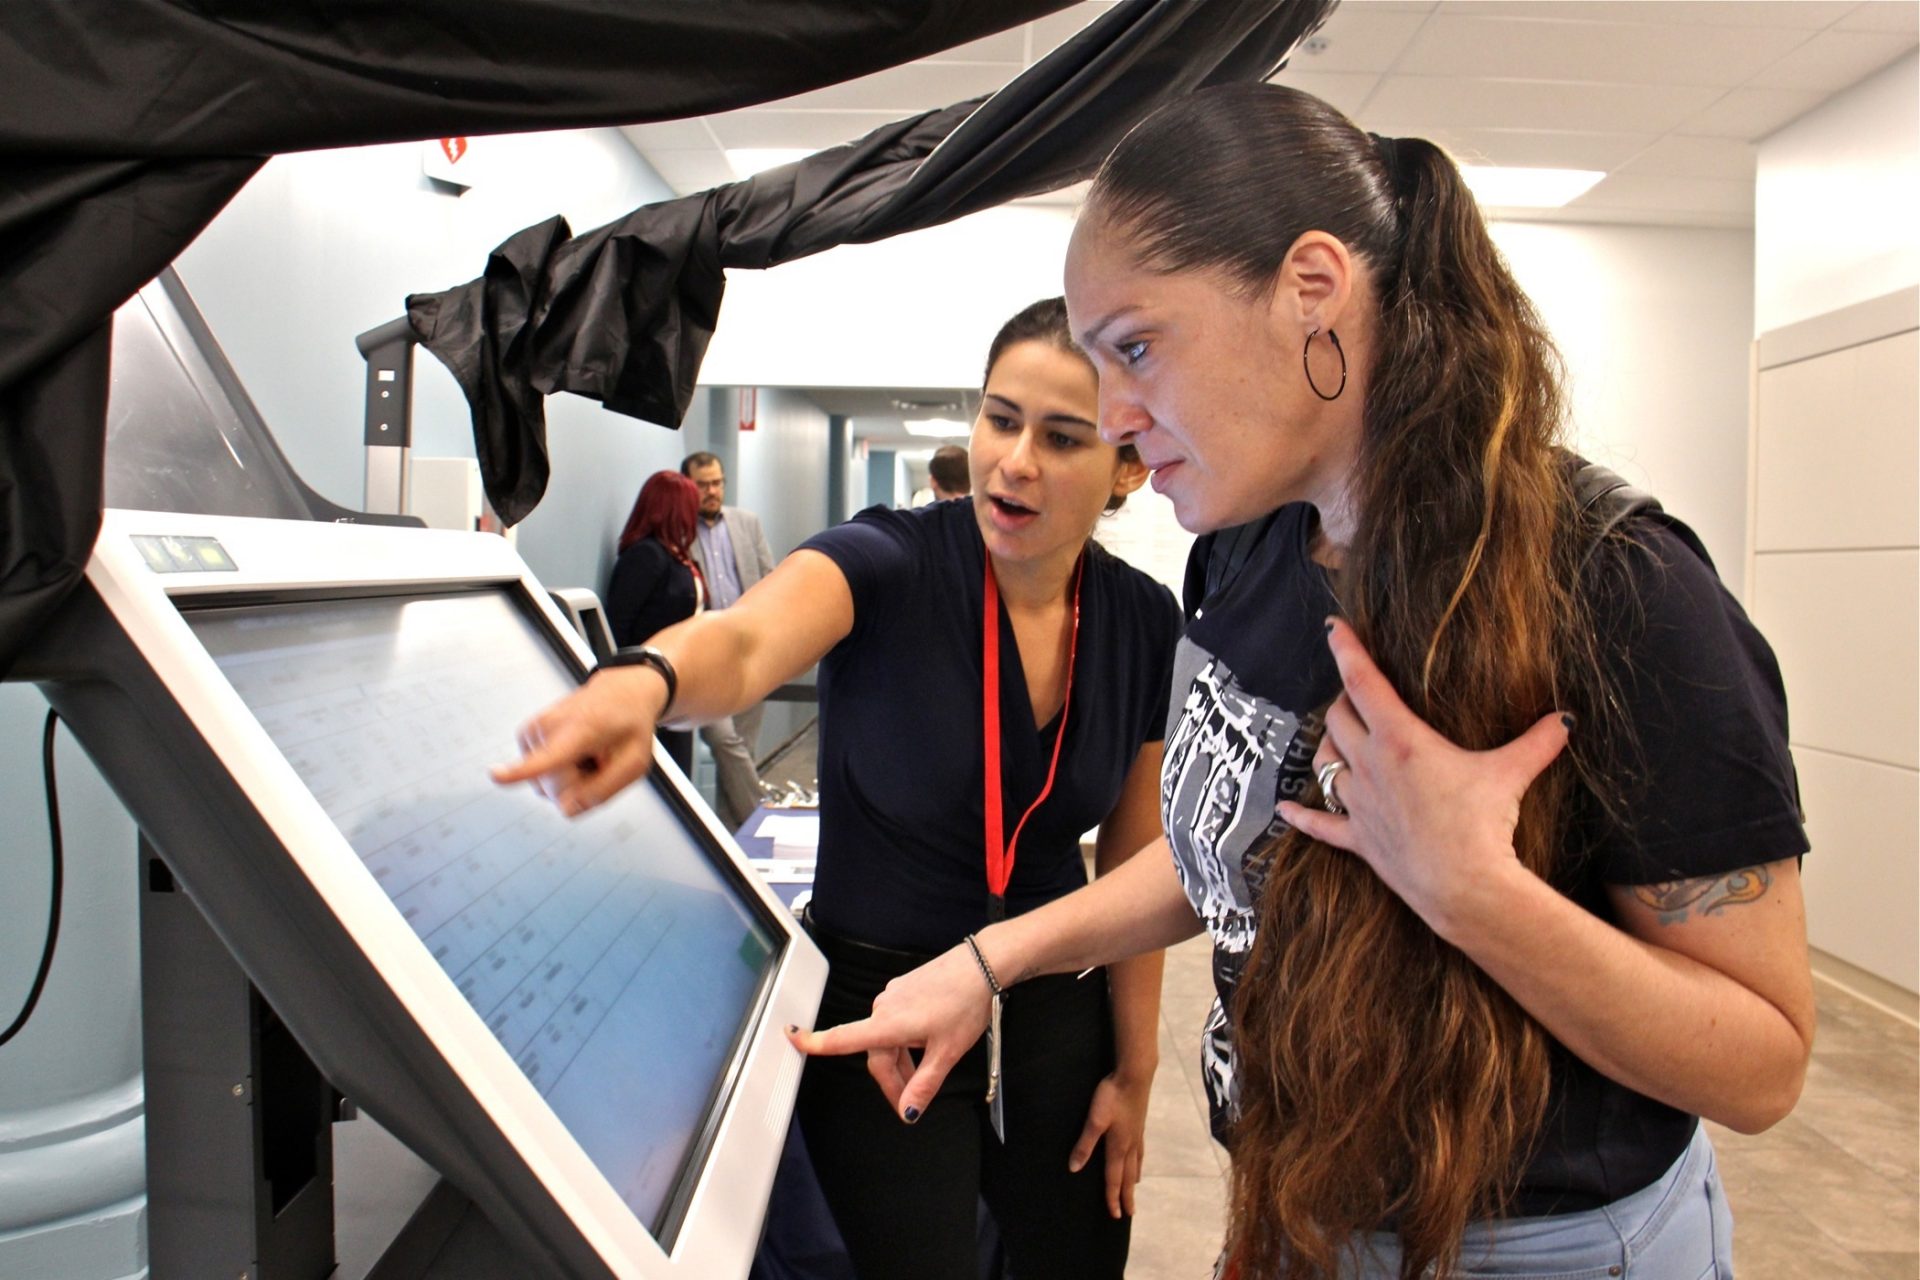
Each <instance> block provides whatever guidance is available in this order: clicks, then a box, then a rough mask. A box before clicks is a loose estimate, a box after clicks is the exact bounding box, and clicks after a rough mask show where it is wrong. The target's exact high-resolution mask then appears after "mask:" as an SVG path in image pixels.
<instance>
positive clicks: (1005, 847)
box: [980, 549, 1087, 920]
mask: <svg viewBox="0 0 1920 1280" xmlns="http://www.w3.org/2000/svg"><path fill="white" fill-rule="evenodd" d="M983 558H984V559H985V560H986V562H987V580H986V588H985V594H986V601H985V608H984V609H982V610H981V614H982V617H983V619H984V621H983V623H982V628H981V633H980V653H981V657H982V660H983V661H982V665H983V667H984V668H985V670H984V671H983V672H982V696H981V713H982V719H983V720H984V722H985V729H986V734H985V737H986V765H987V778H986V801H987V894H988V897H987V917H988V919H990V920H1002V919H1005V918H1006V914H1007V882H1008V881H1009V880H1011V879H1013V859H1014V853H1015V850H1016V849H1017V848H1018V846H1019V844H1020V833H1021V832H1022V831H1024V830H1026V826H1027V819H1028V818H1031V817H1032V816H1033V811H1034V810H1035V809H1038V808H1039V807H1040V805H1041V802H1042V801H1044V800H1045V799H1046V798H1047V796H1048V795H1049V794H1050V793H1051V792H1052V791H1053V778H1054V774H1055V772H1056V771H1057V770H1058V769H1059V768H1060V746H1061V744H1062V743H1064V742H1065V741H1066V740H1067V712H1068V711H1069V710H1070V709H1071V708H1072V706H1073V665H1074V660H1075V659H1076V658H1078V657H1079V655H1080V581H1081V579H1082V577H1084V575H1085V572H1086V567H1087V558H1086V556H1085V555H1082V556H1081V557H1080V562H1079V563H1078V564H1077V565H1075V566H1074V571H1073V631H1072V633H1071V634H1070V635H1069V637H1068V639H1067V688H1066V692H1065V693H1064V694H1063V695H1062V696H1061V699H1060V729H1059V732H1058V733H1056V734H1055V735H1054V739H1053V759H1052V760H1050V761H1049V762H1048V763H1047V783H1046V785H1045V786H1043V787H1041V788H1040V794H1039V795H1038V796H1036V797H1035V798H1034V801H1033V803H1032V804H1031V805H1028V806H1027V811H1026V812H1025V813H1023V814H1021V815H1020V821H1019V823H1018V824H1017V825H1016V826H1015V827H1014V829H1013V838H1012V839H1011V840H1009V839H1008V838H1007V834H1006V831H1007V828H1006V805H1005V802H1004V801H1003V800H1002V799H1001V795H1000V788H1001V778H1000V586H999V584H998V583H996V582H995V581H994V580H993V556H992V555H990V554H984V549H983Z"/></svg>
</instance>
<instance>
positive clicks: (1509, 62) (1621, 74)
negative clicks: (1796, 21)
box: [1395, 5, 1806, 88]
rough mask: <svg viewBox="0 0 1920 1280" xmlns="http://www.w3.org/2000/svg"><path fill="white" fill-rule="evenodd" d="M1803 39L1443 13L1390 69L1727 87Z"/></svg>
mask: <svg viewBox="0 0 1920 1280" xmlns="http://www.w3.org/2000/svg"><path fill="white" fill-rule="evenodd" d="M1557 11H1558V7H1557V6H1551V5H1540V6H1536V7H1534V8H1533V9H1532V10H1530V12H1531V13H1532V14H1534V15H1539V14H1542V13H1557ZM1805 39H1806V33H1805V32H1803V31H1794V30H1789V29H1783V28H1778V27H1773V28H1767V27H1735V28H1728V29H1726V30H1722V31H1716V32H1715V33H1714V35H1713V38H1712V39H1707V40H1703V39H1698V38H1685V37H1684V35H1683V34H1682V33H1680V32H1678V31H1676V29H1675V28H1673V27H1670V26H1665V25H1654V24H1649V23H1639V22H1567V21H1562V20H1560V19H1559V18H1557V17H1554V18H1542V17H1539V16H1534V17H1527V18H1494V17H1473V16H1470V15H1464V14H1455V13H1452V12H1450V11H1446V10H1443V11H1441V12H1440V13H1437V14H1435V15H1434V16H1433V17H1431V18H1429V19H1428V20H1427V23H1426V25H1425V26H1424V27H1422V28H1421V29H1420V33H1419V35H1417V36H1416V37H1414V40H1413V43H1412V45H1411V46H1410V47H1409V48H1408V49H1407V52H1406V56H1405V57H1403V58H1402V59H1401V60H1400V63H1399V65H1398V66H1397V67H1396V68H1395V70H1396V71H1400V72H1405V73H1407V74H1409V75H1447V76H1528V77H1531V78H1535V79H1540V80H1585V81H1605V82H1609V83H1615V84H1660V85H1712V86H1716V87H1720V88H1731V87H1733V86H1734V85H1737V84H1744V83H1746V81H1747V80H1749V79H1750V78H1751V77H1752V76H1753V75H1754V74H1755V73H1756V72H1758V71H1759V70H1760V69H1761V68H1763V67H1765V66H1767V65H1768V64H1769V63H1772V62H1775V61H1777V60H1778V59H1779V58H1780V57H1781V56H1782V55H1783V54H1785V53H1787V52H1788V51H1789V50H1791V49H1792V48H1794V46H1796V45H1798V44H1800V43H1801V42H1803V41H1804V40H1805Z"/></svg>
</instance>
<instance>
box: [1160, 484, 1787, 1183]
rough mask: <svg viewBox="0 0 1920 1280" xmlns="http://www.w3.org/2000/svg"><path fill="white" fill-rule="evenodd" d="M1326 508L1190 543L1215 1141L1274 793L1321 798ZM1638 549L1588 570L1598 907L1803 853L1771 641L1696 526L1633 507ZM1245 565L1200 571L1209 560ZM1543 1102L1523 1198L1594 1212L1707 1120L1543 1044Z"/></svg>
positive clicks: (1175, 792)
mask: <svg viewBox="0 0 1920 1280" xmlns="http://www.w3.org/2000/svg"><path fill="white" fill-rule="evenodd" d="M1316 519H1317V517H1316V513H1315V512H1314V510H1313V508H1312V507H1310V506H1308V505H1306V504H1304V503H1300V504H1295V505H1292V506H1287V507H1282V508H1281V509H1280V510H1279V511H1276V512H1274V513H1273V514H1272V515H1270V516H1267V517H1265V518H1264V519H1263V520H1261V521H1259V522H1256V524H1254V525H1250V526H1245V527H1243V528H1240V529H1236V530H1232V531H1230V532H1229V533H1223V534H1218V535H1209V536H1207V537H1203V538H1201V539H1200V540H1199V541H1198V542H1197V543H1195V545H1194V549H1193V559H1192V561H1191V562H1190V564H1189V568H1188V574H1187V607H1188V608H1189V609H1190V610H1191V617H1190V620H1189V622H1188V625H1187V630H1186V634H1185V636H1184V637H1183V638H1182V640H1181V642H1180V648H1179V654H1178V657H1177V658H1176V660H1175V664H1174V681H1175V683H1174V686H1173V719H1172V722H1171V723H1170V724H1169V726H1168V733H1167V739H1166V742H1167V750H1166V764H1165V767H1164V769H1163V771H1162V775H1161V803H1162V811H1163V817H1164V818H1165V820H1166V827H1167V838H1168V842H1169V844H1170V845H1171V846H1172V849H1173V854H1174V863H1175V866H1176V868H1177V869H1178V871H1179V874H1180V879H1181V882H1182V883H1183V884H1184V885H1185V887H1186V891H1187V897H1188V898H1189V900H1190V901H1191V902H1192V903H1193V906H1194V910H1195V911H1196V912H1198V913H1199V915H1200V917H1201V919H1202V921H1203V922H1204V923H1205V924H1206V927H1207V930H1208V932H1209V933H1210V934H1211V935H1212V938H1213V944H1214V963H1213V975H1214V984H1215V986H1216V988H1217V989H1218V992H1219V999H1218V1000H1216V1002H1215V1004H1214V1007H1213V1012H1212V1016H1211V1017H1210V1018H1209V1020H1208V1024H1207V1027H1206V1031H1205V1033H1204V1035H1203V1037H1202V1049H1201V1056H1202V1064H1201V1065H1202V1074H1203V1077H1204V1082H1205V1084H1206V1088H1207V1095H1208V1101H1209V1103H1210V1104H1211V1109H1212V1112H1213V1122H1214V1130H1215V1133H1216V1135H1218V1136H1219V1137H1220V1138H1221V1140H1222V1141H1228V1140H1229V1139H1230V1138H1231V1136H1232V1118H1233V1113H1234V1109H1235V1105H1236V1104H1235V1098H1236V1094H1235V1074H1236V1072H1235V1066H1236V1062H1235V1053H1234V1037H1233V1028H1232V1025H1231V1020H1230V1018H1229V1015H1228V1012H1227V1011H1228V1010H1229V1009H1231V1007H1232V1003H1233V990H1234V987H1235V986H1236V985H1237V983H1238V982H1239V980H1240V975H1241V974H1242V972H1243V971H1244V970H1245V966H1246V961H1247V954H1248V952H1249V950H1250V949H1251V947H1252V945H1253V937H1254V931H1255V926H1256V923H1257V917H1258V902H1259V890H1260V882H1261V875H1260V863H1259V860H1258V857H1257V856H1256V855H1257V854H1258V853H1259V852H1260V851H1261V850H1262V849H1264V848H1266V847H1268V839H1269V837H1271V836H1273V835H1276V834H1278V833H1279V831H1280V830H1282V829H1283V827H1282V824H1281V823H1280V822H1279V820H1278V819H1277V818H1276V817H1275V816H1274V812H1273V809H1274V805H1275V803H1276V802H1277V801H1279V800H1281V799H1296V800H1298V799H1303V798H1305V797H1307V796H1308V795H1310V794H1312V793H1313V792H1314V788H1315V784H1314V780H1313V756H1314V751H1315V749H1316V748H1317V747H1318V745H1319V741H1320V735H1321V730H1322V727H1323V722H1322V716H1323V715H1324V713H1325V711H1326V708H1327V706H1328V705H1329V704H1330V703H1331V702H1332V701H1333V699H1334V697H1335V695H1336V694H1338V693H1339V691H1340V674H1339V671H1338V670H1337V668H1336V667H1335V666H1334V663H1333V657H1332V654H1331V653H1330V652H1329V651H1328V649H1327V642H1326V634H1325V630H1324V627H1323V619H1325V618H1326V617H1328V616H1330V615H1332V614H1334V613H1337V612H1338V611H1339V608H1338V602H1337V600H1336V599H1335V597H1334V593H1333V589H1332V585H1331V584H1330V582H1329V581H1328V578H1327V574H1326V571H1325V570H1324V569H1323V568H1321V566H1319V565H1318V564H1316V563H1314V562H1313V561H1312V560H1311V559H1310V558H1309V557H1308V554H1307V548H1308V544H1309V542H1310V541H1311V539H1312V535H1313V532H1314V529H1315V523H1316ZM1623 529H1624V531H1625V533H1626V535H1627V539H1628V541H1629V543H1630V545H1629V546H1627V547H1626V548H1625V549H1624V550H1623V551H1621V552H1620V553H1619V555H1618V556H1617V558H1616V557H1615V556H1614V555H1613V553H1612V552H1608V553H1607V556H1608V559H1607V560H1605V561H1604V562H1598V561H1597V562H1596V568H1601V567H1604V568H1605V569H1606V572H1597V573H1595V574H1594V575H1593V576H1594V578H1595V581H1593V582H1590V583H1589V584H1588V587H1589V589H1590V590H1591V591H1592V592H1593V598H1592V602H1591V603H1592V609H1593V615H1594V617H1595V619H1596V623H1597V627H1598V631H1599V641H1600V645H1599V648H1600V652H1601V653H1602V655H1603V659H1604V661H1606V662H1607V663H1608V665H1609V667H1610V674H1611V676H1612V678H1613V680H1614V682H1615V685H1616V687H1617V689H1618V691H1619V694H1620V698H1621V701H1622V704H1623V708H1624V711H1625V715H1626V718H1627V720H1628V722H1629V723H1628V726H1627V727H1628V728H1629V729H1630V731H1631V735H1632V736H1633V738H1634V739H1636V743H1637V751H1636V752H1635V753H1634V758H1632V759H1629V760H1627V761H1624V762H1623V764H1624V765H1625V772H1624V774H1623V777H1622V782H1623V784H1624V785H1625V786H1626V790H1627V795H1626V797H1625V799H1626V801H1627V803H1626V805H1625V809H1626V811H1627V812H1628V813H1630V814H1631V815H1632V820H1633V824H1634V825H1633V828H1632V829H1631V830H1627V829H1623V828H1621V827H1619V826H1618V825H1615V824H1613V823H1611V822H1609V821H1607V820H1606V819H1605V818H1604V816H1602V815H1601V814H1600V813H1599V812H1598V811H1597V807H1596V806H1592V805H1588V806H1586V808H1585V811H1584V812H1583V813H1582V814H1580V815H1578V816H1576V824H1577V825H1576V829H1575V830H1574V831H1573V832H1572V833H1571V837H1570V841H1569V843H1570V846H1571V849H1572V850H1573V851H1575V852H1574V853H1573V854H1572V856H1570V857H1569V864H1568V866H1567V867H1565V868H1564V869H1563V870H1564V875H1563V876H1562V877H1560V879H1561V880H1562V881H1563V882H1562V883H1560V884H1559V885H1558V887H1559V888H1561V890H1562V891H1563V892H1565V893H1566V894H1567V895H1568V896H1569V897H1571V898H1572V899H1573V900H1574V901H1576V902H1579V903H1580V904H1581V905H1582V906H1584V907H1586V908H1587V909H1588V910H1590V911H1593V912H1594V913H1595V914H1597V915H1600V916H1602V917H1603V918H1604V917H1606V916H1608V915H1609V908H1608V900H1607V896H1606V886H1607V885H1614V884H1621V885H1630V884H1652V883H1659V882H1662V881H1668V880H1683V879H1692V878H1695V877H1699V876H1712V875H1720V874H1724V873H1726V872H1729V871H1735V870H1738V869H1740V868H1743V867H1749V866H1753V865H1755V864H1757V863H1762V862H1772V861H1776V860H1778V859H1782V858H1790V857H1793V856H1795V855H1796V854H1801V853H1805V852H1806V850H1807V839H1806V834H1805V832H1804V830H1803V829H1802V826H1801V821H1800V812H1799V801H1798V793H1797V790H1796V786H1795V781H1794V772H1793V761H1792V758H1791V756H1790V755H1789V754H1788V751H1787V707H1786V694H1785V691H1784V689H1783V687H1782V685H1781V681H1780V672H1779V668H1778V665H1777V664H1776V663H1775V661H1774V658H1773V653H1772V651H1771V650H1770V649H1769V648H1768V647H1767V642H1766V641H1765V640H1764V639H1763V638H1762V637H1761V635H1760V633H1759V632H1758V631H1756V630H1755V629H1754V627H1753V624H1752V623H1751V622H1749V621H1748V620H1747V616H1746V614H1745V613H1744V612H1742V610H1741V608H1740V606H1739V604H1738V603H1737V602H1736V601H1735V600H1734V599H1733V597H1732V596H1731V595H1729V594H1728V593H1727V591H1726V588H1725V587H1723V586H1722V585H1721V584H1720V580H1719V578H1718V576H1717V575H1716V574H1715V573H1714V570H1713V565H1712V563H1711V562H1710V561H1709V560H1708V559H1707V556H1706V552H1705V550H1704V549H1702V548H1701V547H1700V544H1699V541H1698V539H1697V538H1695V536H1694V535H1693V532H1692V531H1691V530H1690V529H1688V528H1687V527H1686V526H1685V525H1684V524H1682V523H1681V522H1679V521H1678V520H1674V519H1672V518H1671V517H1669V516H1666V515H1664V514H1642V515H1637V516H1633V517H1631V518H1630V519H1629V520H1628V522H1627V523H1626V524H1625V525H1624V526H1623ZM1216 548H1218V550H1220V551H1226V550H1228V549H1231V550H1232V551H1233V552H1234V555H1233V556H1232V559H1233V560H1234V561H1236V562H1237V563H1235V565H1234V568H1233V570H1232V571H1231V572H1228V573H1225V574H1218V575H1216V576H1219V577H1221V579H1222V580H1220V581H1217V582H1215V583H1213V584H1212V585H1211V589H1209V584H1208V582H1207V578H1208V566H1209V564H1210V563H1211V564H1213V565H1215V566H1218V565H1219V564H1220V562H1221V559H1222V557H1220V556H1219V555H1218V554H1216ZM1551 1068H1552V1079H1551V1085H1550V1094H1549V1100H1548V1114H1547V1117H1546V1121H1545V1124H1544V1126H1543V1128H1542V1130H1541V1132H1540V1135H1539V1139H1538V1142H1537V1143H1536V1145H1535V1147H1534V1151H1533V1155H1532V1159H1531V1161H1530V1162H1529V1164H1528V1167H1527V1169H1526V1172H1525V1173H1524V1174H1523V1176H1522V1178H1521V1180H1520V1185H1519V1187H1518V1190H1517V1194H1516V1197H1515V1200H1514V1202H1513V1204H1512V1206H1511V1210H1510V1211H1511V1212H1512V1213H1513V1214H1514V1215H1515V1216H1533V1215H1538V1214H1547V1213H1566V1212H1574V1211H1577V1210H1582V1209H1591V1208H1596V1207H1598V1206H1600V1205H1603V1204H1607V1203H1609V1202H1611V1201H1613V1200H1617V1199H1618V1198H1620V1197H1621V1196H1623V1195H1627V1194H1629V1193H1631V1192H1634V1191H1637V1190H1639V1189H1640V1188H1642V1187H1644V1186H1646V1185H1647V1184H1649V1183H1650V1182H1652V1181H1653V1180H1654V1179H1655V1178H1657V1177H1659V1176H1660V1174H1661V1173H1663V1172H1664V1171H1665V1170H1666V1169H1667V1167H1668V1166H1669V1165H1670V1164H1672V1163H1673V1161H1674V1160H1676V1159H1678V1158H1679V1156H1680V1153H1681V1151H1682V1150H1684V1149H1685V1147H1686V1145H1687V1142H1688V1141H1689V1139H1691V1137H1692V1136H1693V1129H1694V1125H1695V1124H1696V1120H1695V1118H1694V1117H1693V1116H1690V1115H1687V1114H1686V1113H1684V1112H1681V1111H1677V1110H1675V1109H1674V1108H1672V1107H1669V1106H1667V1105H1665V1104H1664V1103H1661V1102H1656V1101H1655V1100H1653V1099H1652V1098H1649V1097H1646V1096H1645V1095H1643V1094H1640V1093H1636V1092H1635V1091H1634V1090H1632V1089H1629V1088H1627V1087H1626V1086H1624V1085H1621V1084H1617V1083H1615V1082H1614V1081H1612V1080H1609V1079H1608V1078H1606V1077H1605V1076H1603V1075H1601V1074H1600V1073H1599V1072H1598V1071H1595V1070H1594V1069H1593V1068H1592V1067H1590V1066H1588V1065H1587V1064H1586V1063H1584V1062H1582V1061H1580V1060H1579V1059H1577V1058H1575V1057H1574V1056H1573V1054H1571V1053H1570V1052H1568V1051H1567V1050H1566V1049H1565V1048H1564V1047H1562V1046H1560V1045H1559V1044H1557V1043H1556V1044H1554V1045H1553V1046H1552V1060H1551Z"/></svg>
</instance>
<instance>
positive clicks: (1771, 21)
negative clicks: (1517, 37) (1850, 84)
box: [1446, 0, 1841, 31]
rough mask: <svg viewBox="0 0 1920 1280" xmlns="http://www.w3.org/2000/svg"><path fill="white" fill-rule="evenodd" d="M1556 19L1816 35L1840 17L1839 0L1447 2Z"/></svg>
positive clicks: (1469, 10) (1454, 7) (1453, 8)
mask: <svg viewBox="0 0 1920 1280" xmlns="http://www.w3.org/2000/svg"><path fill="white" fill-rule="evenodd" d="M1545 10H1551V11H1552V13H1553V16H1554V17H1556V18H1563V19H1574V20H1580V21H1590V22H1637V23H1644V24H1647V25H1651V26H1707V27H1787V28H1792V29H1796V30H1800V31H1818V30H1820V29H1821V28H1823V27H1826V26H1828V25H1830V24H1831V23H1833V22H1834V21H1835V19H1837V18H1839V17H1840V16H1841V7H1840V5H1838V4H1836V3H1835V0H1659V3H1651V2H1649V0H1554V2H1553V3H1552V4H1545V3H1542V0H1447V3H1446V12H1448V13H1463V14H1476V15H1492V16H1496V17H1504V18H1538V17H1540V16H1541V13H1542V11H1545Z"/></svg>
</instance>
